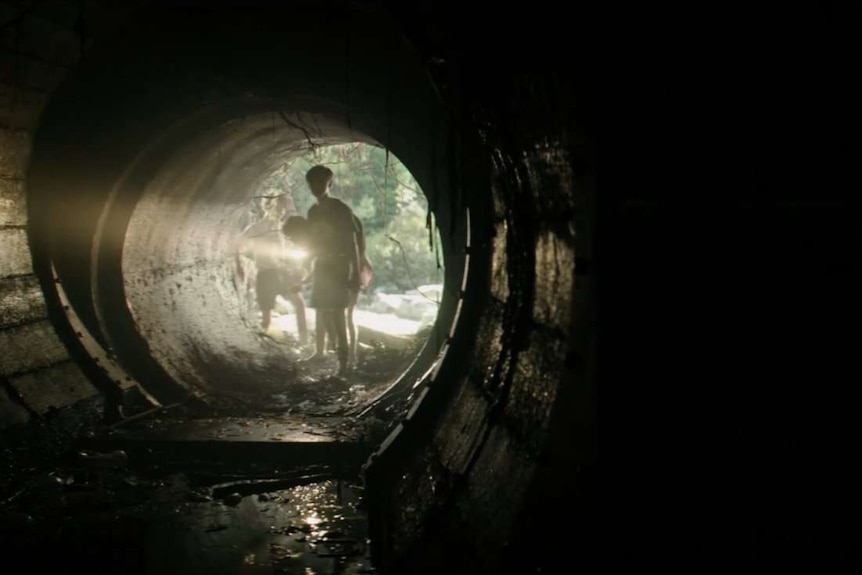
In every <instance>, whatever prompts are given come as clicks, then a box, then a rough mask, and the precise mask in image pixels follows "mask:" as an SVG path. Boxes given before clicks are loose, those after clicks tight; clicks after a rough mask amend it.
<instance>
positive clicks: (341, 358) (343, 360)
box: [332, 309, 348, 375]
mask: <svg viewBox="0 0 862 575" xmlns="http://www.w3.org/2000/svg"><path fill="white" fill-rule="evenodd" d="M332 317H333V320H334V323H335V333H336V337H337V338H338V339H337V344H338V373H339V374H340V375H344V374H345V373H347V355H348V350H347V324H346V319H345V317H346V314H345V310H344V309H338V310H334V313H333V314H332Z"/></svg>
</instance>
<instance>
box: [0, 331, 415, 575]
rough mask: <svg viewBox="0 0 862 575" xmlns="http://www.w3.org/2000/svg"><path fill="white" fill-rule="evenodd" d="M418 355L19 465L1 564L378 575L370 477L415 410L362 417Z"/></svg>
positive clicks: (307, 377)
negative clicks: (391, 435) (372, 461)
mask: <svg viewBox="0 0 862 575" xmlns="http://www.w3.org/2000/svg"><path fill="white" fill-rule="evenodd" d="M271 343H272V345H273V346H276V347H277V348H278V349H277V351H278V353H281V354H284V353H294V354H296V353H299V352H300V351H303V350H300V349H299V348H297V347H295V346H294V347H291V344H290V342H289V341H282V342H278V341H275V340H273V341H272V342H271ZM416 344H417V346H418V345H419V344H421V341H420V340H417V341H416ZM305 351H306V352H307V351H308V350H307V348H305ZM278 353H277V354H276V355H278ZM415 353H416V349H415V348H407V349H390V348H387V347H386V346H385V345H378V346H376V347H367V346H366V347H365V348H363V350H362V354H361V356H360V361H359V362H358V363H357V364H356V366H355V368H354V369H353V370H352V371H351V373H349V374H347V375H346V376H344V377H335V376H334V372H335V370H336V369H337V361H336V359H335V356H334V354H330V355H327V356H326V357H324V358H323V359H322V360H319V361H314V362H305V361H298V362H296V363H295V364H292V366H291V365H290V364H287V367H285V364H284V363H282V364H278V365H277V362H276V363H272V362H270V363H267V361H268V360H267V361H264V362H263V363H261V364H260V365H259V366H258V367H260V368H261V369H257V370H256V369H249V370H248V371H247V372H246V373H245V374H242V378H243V380H242V381H243V385H241V386H237V387H235V388H231V389H218V390H211V393H210V394H208V395H207V396H206V398H205V400H206V403H207V405H208V409H205V410H204V411H203V412H200V411H195V412H194V413H192V411H191V410H189V409H187V407H186V406H184V405H182V404H178V405H172V406H163V407H159V408H155V409H151V408H145V409H143V410H140V411H132V410H130V411H128V412H126V413H124V416H125V419H123V420H121V421H119V422H114V423H108V422H107V421H105V422H100V423H97V424H95V425H92V426H90V427H88V428H87V429H86V430H84V431H82V432H80V435H79V436H76V437H74V438H72V439H71V442H70V443H71V449H67V450H65V451H63V452H60V453H59V454H57V455H54V456H52V457H50V458H42V459H41V460H38V461H37V460H33V461H30V462H29V463H28V466H27V467H26V468H21V467H19V466H16V465H13V464H12V463H11V462H12V461H13V460H17V459H15V458H11V459H9V461H10V464H9V465H13V467H10V466H9V465H5V466H4V468H3V469H4V472H3V477H4V481H3V489H2V490H0V547H2V551H3V552H4V558H5V559H6V560H7V561H20V562H21V565H22V566H23V567H24V568H26V569H28V570H33V569H36V570H40V571H47V572H52V573H73V572H78V571H97V572H101V573H132V574H138V573H140V574H155V573H183V574H197V573H208V574H219V573H225V574H227V573H231V574H233V573H285V574H294V573H295V574H302V575H313V574H321V575H324V574H359V573H373V572H374V570H373V569H372V567H371V564H370V561H369V558H368V553H369V550H368V546H369V541H368V540H367V535H368V532H367V525H366V519H365V516H364V512H363V510H362V494H363V491H362V482H361V467H362V465H363V464H364V463H365V462H366V461H367V458H368V456H369V455H370V453H371V452H372V451H373V450H374V449H375V448H376V447H377V446H378V445H379V444H380V442H381V441H382V440H383V439H384V438H385V437H386V435H387V433H388V432H389V431H390V430H391V428H392V427H393V426H394V425H395V423H396V421H397V419H398V414H399V413H400V412H401V411H403V409H405V408H406V405H405V404H401V403H397V402H396V403H394V404H392V405H391V406H390V407H388V408H387V411H383V412H381V411H376V412H375V413H374V414H373V415H372V414H368V413H366V414H365V415H363V416H362V417H358V416H357V413H359V412H360V411H361V410H362V409H363V408H364V407H365V406H367V405H368V404H369V402H370V401H372V400H373V399H374V398H375V397H377V396H378V395H379V394H380V393H381V392H382V391H384V390H385V389H387V388H388V387H389V386H390V385H391V384H392V383H393V382H394V381H395V380H396V379H397V378H398V376H399V375H400V374H401V373H402V370H403V369H405V368H406V367H407V365H408V364H409V362H410V361H412V360H413V358H414V357H415ZM273 357H275V356H273ZM282 357H283V356H282ZM264 367H267V368H266V369H264ZM284 369H287V370H288V371H291V370H292V371H291V373H292V377H291V378H287V379H285V378H284V377H282V376H283V375H284V373H286V372H284V371H283V370H284ZM280 370H282V371H280ZM237 381H239V380H237ZM10 449H11V450H15V449H26V445H22V446H20V447H17V448H16V447H14V446H11V445H9V446H5V447H4V450H5V451H9V450H10ZM5 451H4V453H5ZM7 455H8V454H7ZM7 476H8V477H7Z"/></svg>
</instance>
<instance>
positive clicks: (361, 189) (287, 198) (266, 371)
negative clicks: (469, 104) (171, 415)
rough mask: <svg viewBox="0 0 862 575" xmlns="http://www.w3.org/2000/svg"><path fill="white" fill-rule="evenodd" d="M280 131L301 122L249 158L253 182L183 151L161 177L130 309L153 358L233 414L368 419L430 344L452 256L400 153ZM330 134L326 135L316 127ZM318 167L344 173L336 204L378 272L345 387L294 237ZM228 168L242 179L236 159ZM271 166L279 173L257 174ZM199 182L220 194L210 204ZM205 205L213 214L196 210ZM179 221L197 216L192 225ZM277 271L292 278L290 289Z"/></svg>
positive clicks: (134, 224)
mask: <svg viewBox="0 0 862 575" xmlns="http://www.w3.org/2000/svg"><path fill="white" fill-rule="evenodd" d="M267 119H268V118H266V117H264V118H262V119H261V120H260V122H266V120H267ZM301 121H302V119H301V115H300V118H297V119H296V122H301ZM279 123H281V124H285V123H287V126H286V129H285V130H284V132H283V134H282V135H280V136H273V137H272V140H271V141H270V142H268V143H267V145H266V148H265V150H264V151H263V152H262V155H260V157H259V159H258V156H251V159H241V160H239V163H238V166H240V167H241V169H240V170H239V176H232V175H230V174H224V173H223V174H222V175H221V178H222V179H221V180H220V179H219V178H215V179H212V178H209V177H203V178H202V177H200V176H199V175H192V170H189V169H188V168H184V167H179V166H187V165H188V164H186V162H190V161H194V160H191V159H190V158H189V157H187V156H186V155H184V154H176V155H175V157H174V162H176V163H177V166H178V167H177V168H176V169H174V168H173V167H172V166H171V165H170V164H169V165H167V166H165V171H164V172H163V173H164V175H159V176H156V177H154V178H153V179H152V180H151V183H150V185H149V186H148V188H147V190H146V191H145V193H144V195H143V196H142V198H141V200H140V201H139V202H138V204H137V206H136V207H135V208H134V210H133V213H132V215H131V217H130V219H129V225H128V228H127V231H126V233H125V236H124V240H123V242H124V246H123V258H122V267H123V290H124V293H125V299H126V304H127V306H128V308H129V311H130V313H131V316H132V320H133V321H134V324H135V329H136V331H137V333H138V334H139V335H140V337H141V338H142V339H143V340H145V343H146V345H147V348H148V349H149V351H150V354H151V356H152V358H153V359H154V360H155V361H156V362H158V363H159V365H160V366H161V367H162V368H164V370H165V371H166V372H168V373H169V375H170V376H171V378H172V379H173V380H174V381H176V382H177V383H178V384H180V385H182V386H183V387H185V388H188V389H191V390H196V391H199V392H202V393H205V394H206V395H207V396H208V400H209V401H210V402H211V403H214V402H215V403H217V404H218V405H220V406H222V409H223V410H224V409H226V408H227V406H232V410H233V411H238V410H239V411H267V412H273V411H275V412H284V411H287V410H299V411H304V412H309V411H311V412H314V413H333V412H344V411H345V410H348V411H350V410H354V409H356V408H359V407H361V405H362V404H363V403H364V402H366V401H368V400H370V399H372V398H373V397H374V396H376V395H378V394H379V393H382V392H383V391H385V390H386V389H387V388H388V387H389V386H391V385H392V384H393V383H395V382H396V381H397V379H398V377H399V376H400V375H401V374H402V373H404V371H405V370H406V369H407V368H408V367H409V365H410V364H411V363H412V362H413V361H415V360H416V358H417V356H418V354H419V352H420V351H421V348H422V347H423V346H424V345H426V343H427V341H428V339H429V335H430V332H431V330H432V329H433V326H434V323H435V321H436V319H437V314H438V310H439V301H440V295H441V294H442V288H443V284H442V278H443V276H442V261H441V262H438V261H437V260H436V259H435V257H439V258H441V259H442V254H441V253H440V251H439V249H440V245H439V234H437V233H436V229H435V228H434V226H433V217H432V215H431V214H430V212H429V211H428V204H427V200H426V199H425V197H424V194H423V192H422V190H421V188H420V187H419V185H418V183H417V182H416V181H415V180H414V179H413V177H412V175H411V174H410V172H409V171H408V170H407V168H406V167H405V166H404V165H403V164H401V162H400V161H399V160H398V159H397V158H396V157H395V156H394V155H392V154H391V153H389V152H388V151H386V150H384V149H383V148H381V147H379V146H371V145H369V144H365V143H361V142H353V143H350V144H324V145H317V144H315V143H314V142H310V141H307V140H304V141H299V142H293V143H291V141H289V139H290V138H291V137H293V138H295V137H296V132H295V130H291V129H290V123H292V121H291V120H289V119H287V118H279ZM246 124H251V125H254V124H255V121H254V120H249V121H246ZM316 125H317V126H319V127H320V129H321V130H322V129H323V126H325V125H326V124H324V123H323V120H322V119H316ZM250 129H252V130H254V128H250ZM264 137H265V138H266V137H267V136H264ZM303 137H304V136H303ZM206 138H207V139H209V135H207V136H206ZM282 138H284V141H281V140H282ZM321 140H323V141H326V142H330V141H334V140H335V138H326V137H323V138H321ZM210 145H212V144H210ZM192 147H194V146H192ZM237 154H238V155H239V156H241V157H242V156H243V152H242V151H241V150H240V151H238V152H237ZM279 161H280V162H282V163H281V164H280V165H279V166H278V167H277V168H276V169H275V170H274V171H271V172H267V171H266V168H268V167H269V166H271V165H272V164H273V163H274V162H279ZM257 162H260V164H258V163H257ZM315 164H322V165H327V166H332V168H333V170H334V172H335V178H334V184H333V189H332V192H331V195H332V196H333V197H335V198H338V199H342V200H343V201H345V202H346V203H347V204H348V205H350V206H352V207H353V209H354V212H355V213H356V214H357V216H358V217H359V220H360V222H364V223H363V224H362V225H363V228H364V239H365V244H366V245H367V250H366V251H367V254H368V256H369V258H370V260H371V261H372V262H375V263H374V266H373V269H374V274H373V277H372V278H371V282H370V284H369V285H368V286H367V287H366V288H365V289H364V290H362V291H361V292H360V293H359V294H358V297H357V302H356V305H355V309H352V310H349V312H350V313H349V319H351V318H352V320H353V323H352V325H353V326H354V330H352V335H354V337H355V338H356V349H355V357H354V358H351V359H352V360H353V361H352V364H351V365H352V368H353V369H352V370H351V372H350V374H349V375H348V376H345V377H333V375H334V374H335V370H336V368H337V367H338V366H337V362H336V354H334V353H329V352H330V351H334V349H333V341H332V339H333V338H332V336H331V335H329V336H328V337H326V336H324V337H325V343H324V348H325V349H324V352H325V353H326V355H324V356H319V355H316V354H314V353H313V352H314V351H315V342H316V336H317V334H318V332H319V330H320V328H319V326H318V324H317V322H316V313H315V312H316V310H315V309H314V307H312V305H313V300H312V299H311V297H310V296H311V293H310V292H311V285H310V284H311V281H310V280H311V268H312V267H313V265H314V262H313V261H308V260H307V259H294V258H292V257H291V256H294V255H295V254H298V253H299V254H300V255H304V254H301V252H299V250H297V249H295V248H296V246H292V245H291V241H290V239H289V238H286V237H285V234H284V233H282V227H283V225H284V223H285V221H286V219H287V218H289V217H297V216H298V217H304V215H305V214H308V211H309V209H310V208H311V207H312V205H313V204H314V203H315V200H314V199H313V196H311V194H310V193H309V191H308V189H307V185H306V183H305V181H304V180H305V173H306V171H307V170H308V169H309V168H310V167H311V166H312V165H315ZM195 165H200V166H202V169H206V164H205V163H204V164H195ZM218 165H219V166H220V168H221V169H225V171H229V170H230V169H231V168H230V166H231V160H228V161H227V162H222V163H219V164H218ZM225 165H227V168H225ZM258 165H262V166H263V168H265V169H264V170H262V171H261V172H258V171H256V170H255V167H257V166H258ZM252 166H253V167H252ZM192 181H200V182H207V183H205V184H203V185H206V186H209V187H207V189H205V190H202V191H200V192H199V193H198V192H196V191H195V190H196V187H195V184H194V183H192ZM210 182H214V183H210ZM177 190H182V193H178V192H177ZM222 190H223V191H222ZM220 193H224V195H225V201H223V202H219V203H218V204H216V205H217V206H218V207H217V208H214V207H213V205H212V204H211V203H207V202H209V201H211V200H212V198H213V197H214V196H215V195H218V194H220ZM197 195H199V196H200V197H202V198H206V200H197V201H204V205H202V206H198V207H187V206H186V203H187V202H189V201H194V200H189V197H190V196H197ZM175 214H186V215H184V216H183V218H184V220H183V222H182V223H181V224H180V225H178V224H177V223H176V221H175V220H173V219H172V217H174V215H175ZM426 224H427V227H428V229H426ZM214 229H215V230H217V231H213V230H214ZM213 234H218V235H223V236H224V239H223V241H222V240H220V243H219V245H220V246H222V247H221V248H220V250H222V251H219V250H218V249H217V250H214V251H213V252H212V255H210V252H209V250H212V244H211V242H210V241H208V240H206V238H207V237H208V236H212V235H213ZM435 236H437V237H436V238H435ZM429 237H430V238H431V241H429ZM292 248H293V249H292ZM434 248H437V252H436V253H435V251H434ZM201 250H207V251H206V252H205V253H204V254H203V255H202V254H201ZM201 260H205V261H207V262H209V263H207V264H205V265H202V264H201ZM272 270H276V271H277V272H278V273H279V274H280V276H279V277H280V278H282V279H281V281H279V282H278V289H277V291H274V290H273V285H272V282H271V278H272V277H273V276H272V274H271V273H270V272H271V271H272ZM434 280H436V281H438V282H441V283H437V284H432V281H434ZM417 281H418V282H419V283H418V284H417V283H416V282H417ZM267 301H268V303H267ZM306 302H307V303H306ZM264 311H266V312H267V321H266V322H265V323H264V322H263V314H264ZM349 325H350V324H349ZM300 328H304V329H303V330H302V332H304V333H301V330H300ZM303 336H304V337H303ZM303 340H305V341H303ZM310 358H311V359H310ZM216 396H217V397H216Z"/></svg>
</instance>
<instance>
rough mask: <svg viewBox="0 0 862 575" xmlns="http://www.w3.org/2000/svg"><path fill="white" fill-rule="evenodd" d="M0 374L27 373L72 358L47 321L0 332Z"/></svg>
mask: <svg viewBox="0 0 862 575" xmlns="http://www.w3.org/2000/svg"><path fill="white" fill-rule="evenodd" d="M0 349H2V350H3V353H2V354H0V375H6V376H9V375H13V374H24V373H27V372H30V371H33V370H35V369H40V368H43V367H48V366H50V365H54V364H57V363H60V362H62V361H64V360H67V359H69V353H68V351H67V350H66V347H65V346H64V345H63V342H62V341H60V338H59V337H58V336H57V333H56V332H55V331H54V326H53V325H51V323H50V322H49V321H48V320H45V321H40V322H37V323H30V324H26V325H21V326H17V327H11V328H7V329H5V330H2V331H0Z"/></svg>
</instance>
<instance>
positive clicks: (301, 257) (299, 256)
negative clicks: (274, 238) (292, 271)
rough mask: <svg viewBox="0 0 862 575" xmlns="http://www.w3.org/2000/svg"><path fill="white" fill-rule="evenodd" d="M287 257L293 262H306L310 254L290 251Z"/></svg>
mask: <svg viewBox="0 0 862 575" xmlns="http://www.w3.org/2000/svg"><path fill="white" fill-rule="evenodd" d="M287 257H289V258H290V259H292V260H304V259H305V258H307V257H308V252H307V251H305V250H300V249H293V250H288V251H287Z"/></svg>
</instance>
